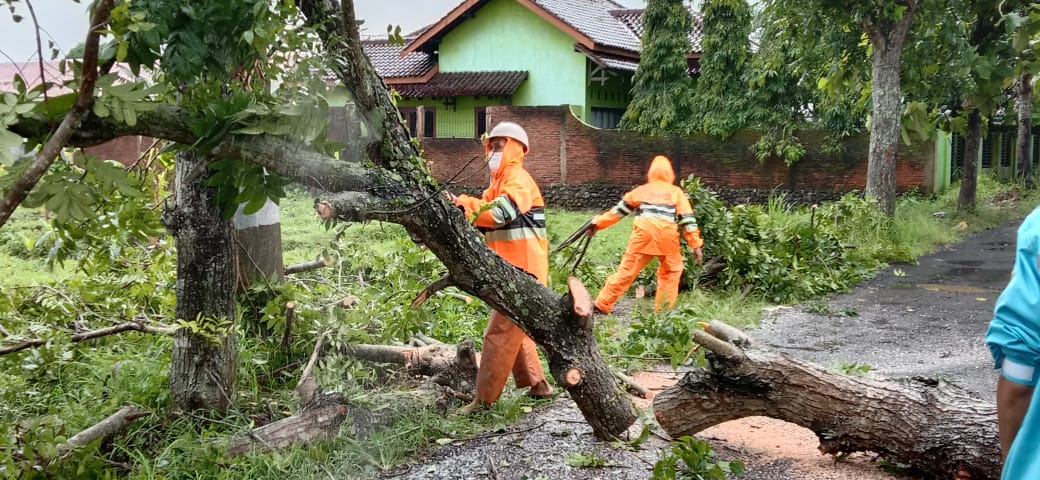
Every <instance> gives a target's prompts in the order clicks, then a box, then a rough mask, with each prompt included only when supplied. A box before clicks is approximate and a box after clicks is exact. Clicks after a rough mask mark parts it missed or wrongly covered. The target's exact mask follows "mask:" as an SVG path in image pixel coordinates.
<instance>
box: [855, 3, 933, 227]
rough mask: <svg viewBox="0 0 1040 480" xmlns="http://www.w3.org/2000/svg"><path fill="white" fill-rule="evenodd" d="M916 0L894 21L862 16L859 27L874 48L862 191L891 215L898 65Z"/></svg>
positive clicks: (898, 106) (898, 102) (896, 148)
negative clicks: (871, 107) (867, 148)
mask: <svg viewBox="0 0 1040 480" xmlns="http://www.w3.org/2000/svg"><path fill="white" fill-rule="evenodd" d="M918 3H919V2H918V1H916V0H911V1H910V2H909V5H908V8H907V9H906V10H905V11H904V12H903V16H902V18H900V19H898V20H890V19H874V18H864V20H863V29H864V31H866V33H867V37H868V38H869V39H870V43H871V46H872V47H873V48H874V58H873V59H872V65H871V77H872V78H871V103H872V105H873V110H872V112H873V116H872V117H871V126H870V149H869V152H868V154H867V155H868V156H867V159H868V163H867V188H866V193H867V195H869V196H872V197H874V198H875V199H876V200H877V202H878V206H880V207H881V211H882V212H884V213H885V215H888V216H892V215H894V214H895V211H896V153H897V152H898V151H899V131H900V123H901V121H902V114H903V111H902V103H903V98H902V90H901V88H900V68H901V67H902V56H903V45H904V44H905V42H906V37H907V35H909V33H910V26H911V24H912V23H913V17H914V13H915V11H916V9H917V6H918Z"/></svg>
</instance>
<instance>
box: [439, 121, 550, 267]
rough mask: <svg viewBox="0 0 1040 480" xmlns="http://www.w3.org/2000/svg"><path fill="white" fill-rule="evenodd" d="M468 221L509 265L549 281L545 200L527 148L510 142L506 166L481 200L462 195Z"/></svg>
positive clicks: (505, 154) (459, 202)
mask: <svg viewBox="0 0 1040 480" xmlns="http://www.w3.org/2000/svg"><path fill="white" fill-rule="evenodd" d="M455 204H456V205H459V206H462V208H463V209H464V210H465V212H466V217H467V218H473V215H474V214H476V220H474V222H473V224H474V225H476V226H477V228H479V229H480V230H481V231H482V232H484V238H485V240H486V241H487V245H488V247H490V248H491V249H492V250H494V251H495V252H497V253H498V254H499V255H501V256H502V258H504V259H506V261H508V262H509V263H511V264H513V265H516V266H517V267H520V268H522V269H524V270H525V271H527V272H528V273H530V274H532V275H534V276H535V277H536V278H537V279H538V281H539V282H542V283H543V284H547V283H548V281H549V237H548V236H547V235H546V233H545V201H544V200H542V192H541V190H539V188H538V185H537V184H535V183H534V179H533V178H531V175H530V174H529V173H527V170H524V147H523V146H522V145H521V144H520V143H519V142H517V141H516V140H513V139H511V138H510V139H508V140H507V141H506V146H505V148H504V149H503V152H502V165H500V166H499V167H498V171H496V172H492V174H491V185H490V186H489V187H488V188H487V189H486V190H484V194H483V195H481V197H480V198H475V197H471V196H469V195H459V197H458V199H457V200H455Z"/></svg>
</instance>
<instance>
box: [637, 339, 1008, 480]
mask: <svg viewBox="0 0 1040 480" xmlns="http://www.w3.org/2000/svg"><path fill="white" fill-rule="evenodd" d="M710 330H711V331H712V333H714V335H712V333H708V332H704V331H698V332H697V333H696V334H695V336H694V340H695V341H696V342H697V343H698V344H700V345H702V346H704V347H707V348H708V349H709V350H710V352H709V353H708V354H707V358H708V361H709V362H708V366H707V367H706V368H705V369H701V370H697V371H693V372H690V373H688V374H687V375H686V377H684V378H683V379H682V380H681V381H680V382H679V383H678V384H676V385H674V386H672V387H669V388H668V389H666V390H665V391H663V392H661V393H660V394H658V395H657V396H656V397H654V412H655V415H656V416H657V421H658V422H659V423H660V425H661V427H662V428H664V429H665V431H666V432H668V434H669V435H671V436H672V437H679V436H682V435H692V434H695V433H697V432H700V431H702V430H704V429H706V428H709V427H711V426H714V425H717V424H719V423H722V422H726V421H729V420H735V419H738V418H743V417H749V416H767V417H772V418H777V419H780V420H784V421H787V422H791V423H794V424H797V425H800V426H803V427H805V428H808V429H810V430H812V431H813V432H814V433H816V435H817V436H818V437H819V438H820V450H821V451H822V452H823V453H828V454H839V453H852V452H858V451H872V452H876V453H878V454H881V455H882V456H883V457H885V458H887V459H889V460H893V461H897V462H899V463H904V464H908V465H910V466H912V467H914V468H917V469H920V470H922V471H924V472H927V473H929V474H931V475H934V476H935V477H936V478H952V476H953V473H954V472H957V471H962V470H966V471H969V472H971V473H973V474H974V476H973V477H971V478H974V479H976V480H981V479H996V478H999V477H1000V467H1001V460H1000V445H999V442H998V441H997V422H996V408H995V406H994V405H992V404H990V403H986V402H983V401H981V400H978V399H976V398H973V397H971V396H970V395H969V394H967V393H966V392H964V391H962V390H959V389H956V388H954V387H952V386H949V385H947V384H943V383H941V382H939V381H928V380H915V381H907V382H902V383H896V382H882V381H876V380H868V379H862V378H854V377H848V376H844V375H840V374H835V373H831V372H828V371H826V370H824V369H823V368H820V367H818V366H815V365H813V364H810V363H808V362H803V361H800V360H798V359H795V358H793V357H789V356H787V355H785V354H782V353H776V352H771V351H760V350H754V349H752V347H751V345H750V343H749V342H748V341H746V337H743V336H742V335H743V334H742V333H740V332H739V331H737V330H736V329H733V328H732V327H728V326H726V325H725V324H720V322H712V328H711V329H710ZM732 332H736V333H732ZM737 345H740V346H737Z"/></svg>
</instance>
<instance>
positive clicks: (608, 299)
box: [590, 155, 704, 313]
mask: <svg viewBox="0 0 1040 480" xmlns="http://www.w3.org/2000/svg"><path fill="white" fill-rule="evenodd" d="M646 179H647V183H645V184H643V185H640V186H639V187H636V188H635V189H634V190H631V191H629V192H628V193H626V194H625V196H624V197H623V198H622V199H621V201H620V202H618V204H617V205H615V206H614V208H611V209H610V210H608V211H606V212H605V213H603V214H601V215H597V216H596V217H595V218H593V219H592V228H591V229H590V234H591V233H595V231H596V230H602V229H604V228H607V227H609V226H611V225H613V224H615V223H617V222H618V221H619V220H621V219H622V218H623V217H624V216H625V215H628V214H630V213H633V212H634V213H635V219H634V220H633V221H632V236H631V237H630V238H629V240H628V248H627V249H625V255H624V256H623V257H621V264H620V265H618V269H617V272H615V273H614V274H613V275H611V276H610V277H608V278H607V283H606V285H604V286H603V289H602V290H600V292H599V296H597V297H596V310H597V311H599V312H600V313H610V312H611V311H612V310H613V309H614V303H616V302H617V300H618V298H620V297H621V295H623V294H624V293H625V291H626V290H628V287H629V286H630V285H632V282H633V281H634V280H635V279H636V276H638V275H639V272H640V270H642V269H643V267H645V266H646V264H647V263H649V262H650V260H653V259H654V258H657V259H658V260H659V262H660V265H659V266H658V268H657V295H656V297H655V299H654V308H655V309H656V310H660V309H661V308H662V307H667V308H671V307H672V306H673V305H675V299H676V297H678V296H679V279H680V277H681V276H682V271H683V259H682V253H681V252H680V248H679V231H680V230H682V234H683V236H684V237H685V238H686V244H687V246H689V247H690V248H691V249H693V253H694V255H695V256H696V259H697V263H700V262H701V260H702V259H703V256H702V253H701V247H702V246H703V245H704V241H703V240H702V239H701V230H700V228H698V227H697V220H695V219H694V218H693V207H691V206H690V199H689V198H688V197H687V196H686V192H684V191H683V190H682V189H681V188H679V187H677V186H676V185H675V171H673V170H672V162H671V160H668V158H667V157H664V156H661V155H658V156H656V157H654V159H653V161H652V162H650V170H649V171H648V172H647V174H646Z"/></svg>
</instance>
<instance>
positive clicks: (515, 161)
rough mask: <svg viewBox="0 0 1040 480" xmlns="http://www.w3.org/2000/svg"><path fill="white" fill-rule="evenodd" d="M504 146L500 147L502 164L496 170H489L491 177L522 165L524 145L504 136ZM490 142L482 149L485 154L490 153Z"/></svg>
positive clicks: (496, 176)
mask: <svg viewBox="0 0 1040 480" xmlns="http://www.w3.org/2000/svg"><path fill="white" fill-rule="evenodd" d="M505 139H506V146H505V147H504V148H503V149H502V165H500V166H499V167H498V170H497V171H494V172H491V178H498V177H499V176H501V175H502V172H505V171H506V169H508V168H512V167H523V166H524V146H523V144H521V143H520V142H518V141H516V140H513V139H512V138H509V137H505ZM491 152H492V149H491V144H488V146H487V147H485V149H484V154H485V156H487V155H491Z"/></svg>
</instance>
